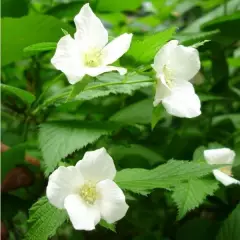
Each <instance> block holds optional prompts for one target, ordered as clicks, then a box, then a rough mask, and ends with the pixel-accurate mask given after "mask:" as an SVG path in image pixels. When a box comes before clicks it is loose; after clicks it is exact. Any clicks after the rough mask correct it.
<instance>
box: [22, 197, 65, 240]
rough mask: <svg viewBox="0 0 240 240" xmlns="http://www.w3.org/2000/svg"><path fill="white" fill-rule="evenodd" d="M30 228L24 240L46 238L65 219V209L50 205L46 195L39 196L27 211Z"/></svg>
mask: <svg viewBox="0 0 240 240" xmlns="http://www.w3.org/2000/svg"><path fill="white" fill-rule="evenodd" d="M29 214H30V216H29V220H28V222H29V224H30V228H29V230H28V231H27V233H26V236H25V238H24V239H25V240H47V239H49V238H50V237H52V236H54V235H55V233H56V231H57V229H58V227H60V226H61V225H62V224H63V223H64V222H65V221H66V219H67V214H66V211H65V210H61V209H57V208H55V207H54V206H52V205H51V204H50V203H49V201H48V199H47V198H46V197H42V198H40V199H39V200H38V201H37V202H36V203H35V204H33V206H32V207H31V209H30V211H29Z"/></svg>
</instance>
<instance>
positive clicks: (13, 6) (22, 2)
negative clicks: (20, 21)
mask: <svg viewBox="0 0 240 240" xmlns="http://www.w3.org/2000/svg"><path fill="white" fill-rule="evenodd" d="M28 4H29V1H28V0H18V1H16V0H2V1H1V17H2V18H3V17H15V18H17V17H22V16H24V15H27V13H28Z"/></svg>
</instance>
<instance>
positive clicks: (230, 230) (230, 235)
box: [216, 204, 240, 240]
mask: <svg viewBox="0 0 240 240" xmlns="http://www.w3.org/2000/svg"><path fill="white" fill-rule="evenodd" d="M239 222H240V204H238V205H237V207H236V208H235V209H234V210H233V211H232V213H231V214H230V216H229V217H228V218H227V219H226V220H225V221H224V222H223V225H222V227H221V228H220V231H219V233H218V235H217V238H216V240H226V239H227V240H237V239H239V236H240V228H239Z"/></svg>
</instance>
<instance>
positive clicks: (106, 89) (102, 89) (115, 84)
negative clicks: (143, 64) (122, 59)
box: [76, 73, 152, 100]
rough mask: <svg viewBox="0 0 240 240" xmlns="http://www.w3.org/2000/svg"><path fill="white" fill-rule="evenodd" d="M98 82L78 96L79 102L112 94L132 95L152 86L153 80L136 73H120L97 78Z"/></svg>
mask: <svg viewBox="0 0 240 240" xmlns="http://www.w3.org/2000/svg"><path fill="white" fill-rule="evenodd" d="M97 80H98V81H96V82H93V83H91V84H89V85H88V86H87V87H86V88H85V89H84V91H83V92H81V93H80V94H79V95H77V96H76V99H77V100H91V99H94V98H99V97H105V96H108V95H110V94H127V95H132V94H133V93H134V91H136V90H138V89H140V88H143V87H149V86H151V85H152V79H151V78H149V77H148V76H143V75H140V74H136V73H129V74H127V75H126V76H121V75H119V74H118V73H106V74H103V75H101V76H99V77H97Z"/></svg>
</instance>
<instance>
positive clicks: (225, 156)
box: [204, 148, 240, 186]
mask: <svg viewBox="0 0 240 240" xmlns="http://www.w3.org/2000/svg"><path fill="white" fill-rule="evenodd" d="M204 157H205V159H206V161H207V162H208V163H209V164H229V165H228V166H225V167H221V168H219V169H214V170H213V174H214V176H215V178H216V179H217V180H218V181H219V182H221V183H222V184H223V185H225V186H228V185H231V184H240V181H238V180H237V179H235V178H233V177H231V176H232V164H233V162H234V158H235V152H234V151H232V150H231V149H229V148H219V149H210V150H205V151H204Z"/></svg>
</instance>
